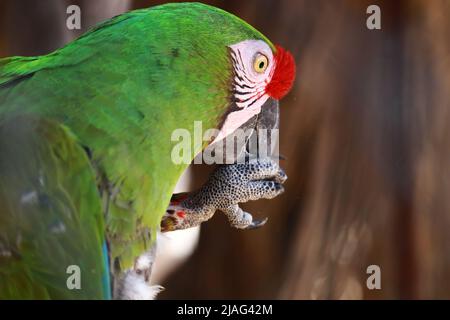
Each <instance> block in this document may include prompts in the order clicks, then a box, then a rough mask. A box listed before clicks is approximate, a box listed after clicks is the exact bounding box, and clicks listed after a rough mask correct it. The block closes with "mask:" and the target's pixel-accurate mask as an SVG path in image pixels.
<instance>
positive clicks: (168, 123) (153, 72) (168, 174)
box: [0, 3, 271, 298]
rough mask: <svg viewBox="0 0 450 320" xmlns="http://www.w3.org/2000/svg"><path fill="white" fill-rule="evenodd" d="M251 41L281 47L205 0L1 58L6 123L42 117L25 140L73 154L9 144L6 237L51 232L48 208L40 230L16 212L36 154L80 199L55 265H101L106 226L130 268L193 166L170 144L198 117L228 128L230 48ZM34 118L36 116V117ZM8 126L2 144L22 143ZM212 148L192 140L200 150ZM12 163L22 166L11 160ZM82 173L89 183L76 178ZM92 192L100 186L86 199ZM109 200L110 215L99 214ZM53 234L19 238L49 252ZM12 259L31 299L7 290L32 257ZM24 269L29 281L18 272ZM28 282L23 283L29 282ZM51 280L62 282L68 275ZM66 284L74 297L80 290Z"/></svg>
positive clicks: (2, 199) (93, 291) (1, 264)
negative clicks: (18, 179) (32, 53)
mask: <svg viewBox="0 0 450 320" xmlns="http://www.w3.org/2000/svg"><path fill="white" fill-rule="evenodd" d="M246 39H263V40H265V41H266V42H267V43H269V44H270V42H269V41H268V40H267V39H266V38H264V37H263V36H262V35H261V34H260V33H259V32H257V31H256V30H255V29H253V28H252V27H250V26H249V25H247V24H246V23H245V22H243V21H242V20H240V19H238V18H236V17H234V16H232V15H230V14H228V13H226V12H224V11H222V10H219V9H216V8H213V7H210V6H206V5H202V4H195V3H185V4H168V5H163V6H159V7H154V8H150V9H145V10H137V11H132V12H129V13H126V14H123V15H121V16H118V17H116V18H114V19H112V20H109V21H107V22H105V23H103V24H101V25H99V26H98V27H96V28H94V29H93V30H91V31H90V32H88V33H86V34H85V35H83V36H82V37H81V38H79V39H77V40H76V41H74V42H72V43H70V44H69V45H67V46H65V47H63V48H62V49H59V50H57V51H55V52H53V53H51V54H49V55H46V56H41V57H13V58H6V59H3V60H0V128H1V125H2V124H3V126H5V127H6V128H9V127H11V124H14V123H16V121H18V120H17V119H21V120H20V121H22V123H21V124H20V125H24V123H23V122H24V121H25V122H26V121H31V122H37V124H36V125H35V126H31V128H34V129H33V130H36V132H37V133H35V134H37V138H36V139H38V141H34V140H33V141H31V142H30V144H29V145H28V144H26V143H25V144H24V145H23V148H29V149H30V150H34V148H41V147H42V148H52V146H53V144H56V145H57V146H58V147H61V148H64V150H65V152H66V151H67V154H66V158H63V159H59V161H60V162H59V163H58V164H55V163H54V162H52V161H54V159H53V158H48V159H47V158H46V156H45V154H46V152H48V150H47V151H42V150H44V149H42V150H41V149H39V150H40V151H39V152H37V153H34V152H32V151H29V152H31V154H30V157H26V158H25V159H22V160H21V161H17V159H16V158H17V157H19V156H20V155H22V151H21V149H18V150H17V153H4V152H3V150H0V152H1V153H0V160H1V161H2V165H3V164H4V165H5V166H4V167H1V168H0V170H7V171H8V170H11V177H10V178H5V177H4V175H3V171H2V174H1V175H0V179H1V181H0V182H1V188H2V189H1V191H0V208H1V209H0V210H1V211H0V219H1V221H2V222H3V219H7V221H6V225H4V224H3V223H1V224H0V228H1V229H0V232H1V233H0V234H1V235H2V236H3V235H4V234H8V232H9V231H10V230H11V229H13V228H15V229H16V230H19V231H17V234H18V233H20V230H22V229H23V230H26V232H27V235H29V236H31V235H35V236H36V237H40V236H41V233H42V232H44V229H45V228H44V224H47V223H48V221H47V213H46V211H45V210H44V209H40V211H39V214H41V215H43V216H45V217H46V218H45V219H43V220H37V221H35V223H36V224H37V226H38V227H37V228H36V229H33V230H30V229H27V225H28V224H29V223H30V221H28V220H27V218H25V217H23V219H22V218H21V219H15V218H14V217H15V216H16V215H18V214H19V213H18V212H19V211H20V210H22V209H20V208H16V207H15V205H17V204H11V205H10V206H8V207H5V205H4V203H8V204H9V203H10V202H11V201H14V199H15V200H17V197H18V194H22V193H23V192H24V189H23V188H25V187H26V186H27V183H28V184H29V183H30V182H29V181H27V179H29V180H30V179H32V178H34V177H35V174H36V172H35V171H36V170H39V168H40V167H39V166H36V164H35V163H34V162H33V161H34V160H32V159H35V157H38V158H39V159H41V161H42V166H44V167H45V174H46V175H49V176H50V175H51V176H52V175H56V176H55V177H54V179H53V180H51V181H52V183H57V184H58V186H60V187H61V188H62V189H63V191H61V192H63V193H64V194H65V195H66V196H67V199H65V200H64V201H66V203H65V204H64V205H69V204H70V205H71V206H75V207H74V208H73V210H74V211H73V216H74V219H73V220H69V221H67V227H68V228H69V229H70V230H72V229H73V230H74V233H73V234H71V235H73V238H72V239H68V238H67V237H66V238H65V239H66V241H67V242H63V243H59V244H60V245H61V250H63V251H64V254H63V256H64V257H61V256H54V257H53V258H52V259H54V261H53V262H52V263H55V264H56V263H65V262H66V261H69V260H70V259H72V258H76V259H77V261H78V264H81V263H84V262H83V261H84V260H83V259H84V258H83V257H86V264H88V263H90V262H91V261H95V259H94V258H93V259H94V260H89V259H90V258H89V257H92V255H94V254H98V255H99V256H98V257H97V259H101V253H99V250H101V242H99V241H100V240H99V239H102V238H103V232H104V229H106V237H107V240H108V242H109V247H110V256H111V259H112V264H113V265H114V266H115V267H117V266H120V268H121V269H125V268H128V267H130V266H131V265H132V263H133V260H134V258H136V256H138V255H139V254H141V253H142V252H143V251H144V250H146V249H148V248H149V245H150V243H151V241H153V240H154V236H155V231H156V230H157V228H158V227H159V223H160V220H161V217H162V215H163V214H164V212H165V209H166V207H167V204H168V202H169V200H170V196H171V194H172V191H173V188H174V186H175V184H176V182H177V180H178V178H179V176H180V174H181V173H182V172H183V171H184V169H185V168H186V165H175V164H174V163H173V162H172V160H171V151H172V148H173V146H174V145H175V144H176V142H172V141H171V135H172V132H173V131H174V130H175V129H178V128H185V129H188V130H189V131H190V132H191V133H192V135H193V128H194V121H202V125H203V128H204V129H207V128H216V127H217V126H218V124H219V122H220V121H221V118H222V117H223V114H224V113H225V111H226V109H227V107H228V106H229V103H230V92H229V90H230V86H231V81H232V66H231V62H230V58H229V54H228V48H227V46H229V45H231V44H234V43H237V42H240V41H243V40H246ZM270 45H271V44H270ZM21 115H27V116H25V118H22V117H21ZM28 115H32V117H31V118H30V119H31V120H29V118H28ZM18 116H19V118H17V117H18ZM23 119H27V120H23ZM47 119H48V120H47ZM58 124H60V125H61V126H59V127H58ZM62 125H63V126H64V127H62ZM12 126H14V125H12ZM36 126H37V127H39V128H40V127H41V126H42V127H43V128H42V129H37V128H36ZM19 127H20V126H19ZM2 130H6V129H2ZM30 130H31V129H30ZM39 130H44V131H45V130H50V131H52V132H53V133H52V135H51V137H47V136H46V135H41V136H40V135H39V132H40V131H39ZM59 133H61V136H60V135H59ZM1 134H2V136H0V139H1V142H4V143H7V144H8V143H12V144H14V143H16V144H17V142H16V141H14V140H10V139H14V137H12V138H11V137H9V136H8V138H5V136H3V134H4V131H2V133H1ZM29 135H33V134H29ZM26 136H27V135H25V137H26ZM65 136H67V139H66V138H65ZM46 139H48V141H47V140H46ZM60 139H61V140H63V143H62V144H61V141H59V140H60ZM46 141H47V143H48V145H46V143H45V142H46ZM64 144H67V145H68V146H69V145H70V148H68V147H67V148H66V146H64ZM81 146H83V147H86V148H88V149H89V150H90V151H91V153H92V159H91V160H90V161H87V160H86V159H87V158H86V157H85V156H83V155H82V154H81V153H80V150H82V148H81ZM202 147H203V146H194V145H193V148H194V152H195V153H196V152H198V151H200V149H201V148H202ZM23 152H25V151H23ZM27 152H28V151H27ZM72 152H74V153H73V154H72ZM44 156H45V157H44ZM48 157H50V155H48ZM52 159H53V160H52ZM83 159H84V160H83ZM64 161H66V162H67V163H66V164H64ZM83 161H84V162H83ZM10 162H11V163H12V162H14V163H15V166H13V167H12V168H10V167H8V165H9V163H10ZM82 163H84V165H85V167H84V166H83V165H81V164H82ZM11 165H12V164H11ZM55 166H60V167H55ZM72 166H75V167H76V169H75V168H72ZM63 168H64V169H63ZM74 170H80V171H82V172H83V178H81V177H80V178H77V175H76V174H75V171H74ZM22 172H26V174H25V173H24V175H25V176H24V177H25V178H24V179H25V180H24V181H23V185H20V183H19V184H14V183H13V181H14V176H15V175H20V174H22ZM88 173H89V174H90V175H92V176H89V174H88ZM75 178H76V179H82V181H78V180H77V182H76V183H72V182H71V181H72V180H71V179H75ZM105 180H107V181H108V183H109V186H111V188H113V189H114V190H119V193H118V194H117V195H116V196H115V197H114V198H113V199H111V200H110V201H107V199H106V197H105V194H99V193H97V194H96V196H94V194H93V193H92V192H93V191H92V190H94V189H96V188H97V187H98V186H101V185H104V182H105ZM61 181H65V182H64V183H66V184H67V185H66V184H64V183H63V182H61ZM54 188H56V187H55V186H52V187H51V188H50V189H48V190H45V193H46V194H47V195H48V196H49V197H50V198H51V199H54V198H56V197H58V196H59V193H58V196H57V195H56V194H54V193H53V191H55V190H56V189H55V190H54ZM86 190H90V191H91V192H90V193H89V194H86V196H85V197H84V196H83V197H81V196H80V195H81V194H84V192H88V191H86ZM50 191H52V192H50ZM55 192H56V191H55ZM58 192H59V191H58ZM16 193H17V194H16ZM13 196H16V198H13ZM99 206H101V210H102V212H103V214H102V215H101V216H100V217H99V215H98V214H99V213H98V210H99ZM5 208H6V209H5ZM18 210H19V211H18ZM55 210H56V209H55ZM63 211H64V210H63V209H61V210H59V211H58V210H56V211H49V213H48V219H52V218H58V216H61V217H62V216H63V215H64V212H63ZM51 212H53V213H51ZM51 215H55V217H53V216H52V218H50V216H51ZM91 215H92V216H91ZM102 217H104V219H105V222H103V221H102ZM40 221H42V222H40ZM49 221H50V220H49ZM77 221H78V222H77ZM79 222H82V223H81V224H76V223H79ZM93 223H95V226H94V225H92V224H93ZM103 223H104V224H105V225H106V228H103ZM40 224H41V225H40ZM84 226H86V227H84ZM41 228H42V229H41ZM77 228H81V229H82V231H81V230H78V231H76V230H77ZM77 232H78V233H77ZM80 237H82V239H80ZM46 239H47V240H48V247H45V242H44V243H43V244H42V246H40V247H30V246H26V247H21V246H18V247H17V250H18V251H19V252H21V251H22V250H24V251H27V254H28V251H32V250H35V251H34V252H31V253H29V254H32V255H41V254H42V255H43V256H46V255H47V254H49V255H50V253H49V252H43V251H45V250H54V247H53V246H54V245H55V244H54V243H53V241H57V240H56V239H57V238H56V237H55V238H54V239H52V238H50V235H48V237H46ZM92 239H95V240H92ZM87 240H89V243H90V241H92V246H91V247H89V248H85V247H79V246H81V245H82V243H84V241H87ZM2 241H3V242H4V241H6V240H3V239H1V238H0V245H1V243H3V242H2ZM8 241H11V239H9V240H8ZM36 250H39V251H36ZM80 250H81V251H80ZM3 260H5V261H3ZM6 260H7V259H6V258H5V259H2V257H1V256H0V296H1V295H2V294H3V293H4V292H9V294H6V296H12V297H20V292H21V291H20V292H19V291H18V292H10V291H8V290H11V289H8V288H10V287H8V286H9V284H6V285H3V286H7V287H6V288H5V287H2V283H3V280H4V277H8V274H9V273H10V272H11V269H12V268H18V270H25V269H24V268H28V261H27V260H26V259H19V260H17V262H15V263H16V264H15V265H14V266H13V265H10V264H8V262H7V261H6ZM63 261H64V262H63ZM99 261H100V260H98V261H96V263H100V262H99ZM40 263H41V262H40ZM42 263H43V262H42ZM27 270H29V271H28V272H29V273H30V276H31V277H34V275H35V274H36V273H39V270H44V271H45V264H42V265H39V267H36V268H33V267H30V269H27ZM49 270H50V267H49ZM101 270H103V269H102V268H101V267H100V266H97V269H96V270H94V271H95V272H94V276H93V278H95V277H97V278H96V280H95V279H92V281H96V283H100V278H99V276H100V274H101V272H100V271H101ZM59 271H60V270H59ZM63 271H64V272H65V269H64V270H63ZM20 274H21V273H20ZM14 277H17V278H18V279H19V278H20V277H19V275H18V273H15V276H14ZM20 279H21V278H20ZM20 279H19V280H17V281H22V283H25V280H20ZM47 280H48V281H49V282H51V281H60V277H59V276H55V277H54V279H53V280H52V279H51V277H50V278H48V279H47ZM36 281H38V280H36ZM39 281H41V280H40V279H39ZM39 281H38V282H39ZM24 285H25V284H24ZM59 285H61V283H58V284H57V285H55V287H59ZM62 285H65V280H64V282H63V283H62ZM42 288H43V289H39V290H43V291H42V292H41V291H39V292H36V295H38V293H39V296H42V297H55V296H58V297H61V296H63V293H61V294H56V293H55V294H53V293H54V292H53V291H49V290H47V288H48V284H42ZM99 288H100V287H95V286H93V288H90V289H89V290H88V291H89V296H91V297H98V298H101V297H104V294H101V292H100V291H99ZM5 290H6V291H5ZM33 290H34V289H32V288H30V291H29V292H30V293H29V295H27V297H32V296H34V292H33ZM46 290H47V291H46ZM44 291H45V292H44ZM65 292H66V293H67V297H76V296H74V295H73V294H72V293H71V292H69V291H67V290H66V291H65ZM57 293H60V292H59V291H58V292H57Z"/></svg>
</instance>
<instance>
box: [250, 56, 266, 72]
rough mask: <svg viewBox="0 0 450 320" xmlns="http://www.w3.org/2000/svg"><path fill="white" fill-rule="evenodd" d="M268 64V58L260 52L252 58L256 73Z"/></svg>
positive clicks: (264, 69) (262, 70) (264, 68)
mask: <svg viewBox="0 0 450 320" xmlns="http://www.w3.org/2000/svg"><path fill="white" fill-rule="evenodd" d="M268 66H269V59H267V57H266V56H265V55H263V54H262V53H258V54H257V55H256V56H255V59H254V60H253V69H254V70H255V71H256V72H258V73H263V72H264V71H266V69H267V67H268Z"/></svg>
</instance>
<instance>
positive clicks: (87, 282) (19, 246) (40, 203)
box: [0, 116, 109, 299]
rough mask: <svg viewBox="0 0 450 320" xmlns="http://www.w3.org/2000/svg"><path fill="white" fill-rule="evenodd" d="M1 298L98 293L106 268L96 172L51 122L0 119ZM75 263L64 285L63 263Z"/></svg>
mask: <svg viewBox="0 0 450 320" xmlns="http://www.w3.org/2000/svg"><path fill="white" fill-rule="evenodd" d="M0 177H1V179H0V299H103V298H106V297H108V295H109V292H108V288H107V286H105V285H104V282H103V280H104V279H105V276H107V266H106V265H105V263H104V262H105V259H104V258H105V257H104V256H103V253H102V245H103V242H104V231H103V230H104V226H103V214H102V208H101V202H100V196H99V193H98V189H97V186H96V181H95V174H94V171H93V169H92V167H91V165H90V162H89V159H88V158H87V156H86V153H85V151H84V150H83V148H82V147H81V146H80V145H79V144H78V143H77V141H76V139H75V138H74V136H73V135H72V134H71V133H70V131H69V130H68V129H66V128H64V127H62V126H61V125H59V124H58V123H56V122H54V121H51V120H46V119H40V118H38V117H34V116H19V117H14V118H12V119H2V121H1V122H0ZM71 265H76V266H78V267H79V268H80V271H81V272H80V276H81V277H80V280H81V289H80V290H77V289H73V290H70V289H69V288H68V286H67V279H68V278H69V276H71V274H68V273H66V272H67V268H68V267H69V266H71Z"/></svg>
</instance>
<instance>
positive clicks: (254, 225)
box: [245, 217, 269, 230]
mask: <svg viewBox="0 0 450 320" xmlns="http://www.w3.org/2000/svg"><path fill="white" fill-rule="evenodd" d="M267 220H269V218H267V217H266V218H264V219H261V220H253V222H252V223H251V224H250V225H249V226H248V227H247V228H245V229H246V230H251V229H258V228H261V227H262V226H263V225H265V224H266V222H267Z"/></svg>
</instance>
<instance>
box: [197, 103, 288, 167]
mask: <svg viewBox="0 0 450 320" xmlns="http://www.w3.org/2000/svg"><path fill="white" fill-rule="evenodd" d="M279 124H280V110H279V103H278V100H275V99H272V98H269V99H267V101H266V102H265V103H264V104H263V105H262V107H261V112H260V113H258V114H257V115H255V116H253V117H252V118H250V119H249V120H248V121H247V122H245V123H244V124H243V125H241V126H240V127H239V129H237V130H236V131H235V132H233V133H232V134H230V135H229V136H227V137H226V139H224V140H223V141H222V142H220V144H219V143H214V144H212V145H210V146H208V147H207V148H206V149H205V150H204V151H206V152H210V153H211V152H214V159H215V160H216V163H219V162H218V161H221V162H220V163H222V164H224V163H226V164H232V163H243V162H245V161H247V160H248V159H252V158H264V157H273V156H277V155H278V147H279V145H278V138H279V133H278V130H279ZM212 150H213V151H212Z"/></svg>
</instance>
